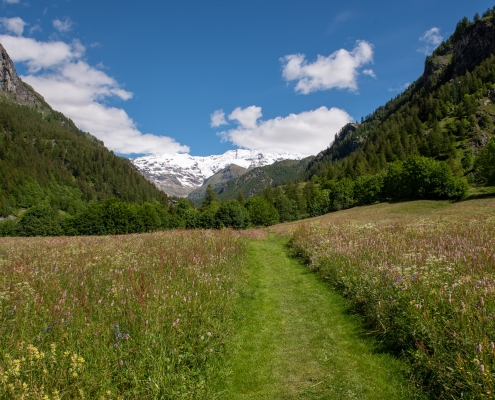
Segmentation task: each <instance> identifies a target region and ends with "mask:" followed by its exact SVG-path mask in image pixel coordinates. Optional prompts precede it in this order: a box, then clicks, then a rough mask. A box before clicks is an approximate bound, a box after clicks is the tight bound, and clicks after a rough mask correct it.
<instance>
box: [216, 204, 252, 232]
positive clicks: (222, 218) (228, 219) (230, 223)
mask: <svg viewBox="0 0 495 400" xmlns="http://www.w3.org/2000/svg"><path fill="white" fill-rule="evenodd" d="M215 221H216V227H217V228H233V229H244V228H247V227H248V225H249V214H248V212H247V211H246V209H245V208H244V207H243V206H241V205H240V204H239V202H238V201H237V200H230V201H227V202H225V203H222V204H221V205H220V208H219V209H218V211H217V212H216V214H215Z"/></svg>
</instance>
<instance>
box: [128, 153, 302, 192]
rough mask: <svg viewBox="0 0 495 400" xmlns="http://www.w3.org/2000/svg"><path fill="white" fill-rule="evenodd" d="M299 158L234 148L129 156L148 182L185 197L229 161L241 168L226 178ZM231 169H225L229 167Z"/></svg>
mask: <svg viewBox="0 0 495 400" xmlns="http://www.w3.org/2000/svg"><path fill="white" fill-rule="evenodd" d="M301 158H302V157H301V155H299V154H291V153H267V152H262V151H259V150H245V149H238V150H229V151H227V152H225V153H224V154H220V155H211V156H207V157H200V156H191V155H189V154H175V155H161V156H160V155H154V156H145V157H139V158H136V159H133V160H132V162H133V164H134V165H135V166H136V167H137V168H138V169H139V171H140V172H141V173H142V174H143V175H144V176H145V177H146V178H147V179H148V180H149V181H150V182H152V183H154V184H155V185H156V186H157V187H158V188H160V189H161V190H163V191H164V192H165V193H167V194H168V195H171V196H179V197H186V196H187V195H188V194H189V193H191V192H192V191H194V190H195V189H197V188H199V187H201V186H202V185H203V184H204V183H205V180H206V179H208V178H210V177H212V176H213V175H215V174H217V173H218V172H220V171H222V170H224V169H225V168H226V167H229V166H231V165H235V166H237V167H240V168H241V169H239V168H236V170H237V172H236V173H234V174H230V175H228V176H229V179H232V178H235V177H238V176H240V175H241V174H242V172H243V171H244V172H246V171H247V170H250V169H253V168H257V167H262V166H266V165H270V164H273V163H275V162H278V161H282V160H287V159H292V160H300V159H301ZM232 170H233V169H229V171H232ZM224 175H225V174H224ZM227 180H228V179H227Z"/></svg>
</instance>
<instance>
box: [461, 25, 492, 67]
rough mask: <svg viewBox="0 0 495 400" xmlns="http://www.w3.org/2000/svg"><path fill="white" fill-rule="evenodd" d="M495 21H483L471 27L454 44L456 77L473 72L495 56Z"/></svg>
mask: <svg viewBox="0 0 495 400" xmlns="http://www.w3.org/2000/svg"><path fill="white" fill-rule="evenodd" d="M494 38H495V21H494V20H493V19H492V18H489V19H482V20H480V21H477V22H475V23H473V24H471V25H469V26H468V27H467V28H466V30H465V31H464V33H463V34H462V35H461V36H460V38H459V39H458V40H456V41H455V42H454V43H453V58H452V72H453V75H454V76H460V75H464V74H465V73H466V71H471V70H473V69H474V67H476V66H477V65H478V64H480V63H481V62H482V61H483V60H484V59H485V58H488V57H489V56H490V55H492V54H495V40H494Z"/></svg>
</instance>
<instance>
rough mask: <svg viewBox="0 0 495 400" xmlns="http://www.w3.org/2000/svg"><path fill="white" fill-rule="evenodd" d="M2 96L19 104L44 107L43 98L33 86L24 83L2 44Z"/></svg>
mask: <svg viewBox="0 0 495 400" xmlns="http://www.w3.org/2000/svg"><path fill="white" fill-rule="evenodd" d="M0 95H1V96H3V97H6V98H8V99H9V100H12V101H14V102H16V103H18V104H28V105H43V106H48V104H46V103H45V100H44V99H43V97H42V96H41V95H40V94H38V93H36V92H35V91H34V90H33V88H31V86H29V85H27V84H25V83H24V82H22V80H21V79H20V78H19V76H18V75H17V71H16V70H15V67H14V63H13V62H12V59H11V58H10V57H9V55H8V54H7V51H6V50H5V48H4V47H3V46H2V45H1V44H0Z"/></svg>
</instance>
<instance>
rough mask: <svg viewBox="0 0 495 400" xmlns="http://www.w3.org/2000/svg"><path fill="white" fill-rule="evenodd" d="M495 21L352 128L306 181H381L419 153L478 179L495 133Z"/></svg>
mask: <svg viewBox="0 0 495 400" xmlns="http://www.w3.org/2000/svg"><path fill="white" fill-rule="evenodd" d="M494 15H495V14H493V13H492V12H490V13H489V14H486V15H485V16H484V18H482V19H480V20H478V21H475V22H469V20H467V18H464V19H463V20H462V21H460V22H459V24H458V25H457V28H456V31H455V33H454V34H453V35H452V36H451V38H449V39H448V40H447V41H446V42H444V43H443V44H442V45H440V46H439V47H438V48H437V49H436V50H435V52H434V53H433V54H432V56H430V57H427V59H426V62H425V70H424V73H423V75H422V76H421V77H420V78H419V79H418V80H417V81H416V82H414V83H413V84H412V85H411V86H410V87H409V88H408V89H407V90H406V91H404V92H403V93H402V94H400V95H398V96H397V97H396V98H394V99H392V100H390V101H389V102H388V103H387V104H386V105H385V106H382V107H379V108H378V109H377V110H376V111H375V112H374V113H373V114H371V115H369V116H367V117H366V119H363V121H362V123H361V124H349V125H347V126H345V127H344V128H343V129H342V130H341V132H340V133H339V134H338V135H337V136H336V139H335V142H334V143H333V145H332V146H331V147H330V148H328V149H327V150H325V151H323V152H321V153H320V154H319V155H318V156H317V158H316V159H315V161H314V162H313V163H312V164H311V165H310V166H309V168H308V170H307V171H306V172H305V174H304V178H306V179H308V178H310V177H312V176H313V175H317V176H320V177H322V178H324V179H330V180H339V179H341V178H343V177H349V178H356V177H358V176H361V175H365V174H375V173H377V172H379V171H381V170H383V169H384V168H385V167H386V166H387V163H390V162H393V161H395V160H404V159H405V158H406V157H407V156H409V155H414V154H419V155H422V156H426V157H431V158H435V159H437V160H442V161H447V162H448V164H449V166H450V167H451V169H452V170H453V171H454V173H456V174H457V175H459V176H461V175H465V176H466V177H468V179H469V180H470V181H474V180H476V179H477V171H476V168H474V165H473V160H474V158H475V156H476V155H477V154H478V153H479V151H480V150H481V149H482V148H483V147H484V146H485V145H486V144H487V143H488V142H489V140H490V138H491V137H492V136H493V132H494V126H495V105H494V104H493V103H494V102H495V90H494V88H495V86H494V85H495V56H494V54H495V16H494Z"/></svg>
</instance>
